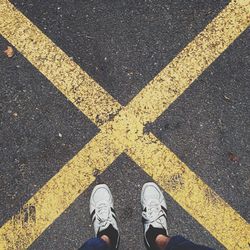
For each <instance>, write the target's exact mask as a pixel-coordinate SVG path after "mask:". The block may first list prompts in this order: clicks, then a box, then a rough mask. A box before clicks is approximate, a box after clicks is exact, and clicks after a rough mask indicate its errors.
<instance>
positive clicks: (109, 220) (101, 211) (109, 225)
mask: <svg viewBox="0 0 250 250" xmlns="http://www.w3.org/2000/svg"><path fill="white" fill-rule="evenodd" d="M89 210H90V216H91V219H92V222H93V225H94V230H95V236H96V237H101V236H102V235H104V234H105V235H107V236H108V237H109V238H110V241H111V247H112V249H117V248H118V245H119V240H120V235H119V230H118V227H117V222H116V214H115V210H114V202H113V197H112V194H111V191H110V189H109V188H108V186H107V185H105V184H100V185H97V186H95V188H94V189H93V191H92V193H91V197H90V206H89Z"/></svg>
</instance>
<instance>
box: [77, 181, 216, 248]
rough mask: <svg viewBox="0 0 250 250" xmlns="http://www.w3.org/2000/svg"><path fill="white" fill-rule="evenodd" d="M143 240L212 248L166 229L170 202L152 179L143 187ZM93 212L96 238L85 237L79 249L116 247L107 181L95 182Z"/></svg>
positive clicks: (167, 245)
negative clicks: (86, 239)
mask: <svg viewBox="0 0 250 250" xmlns="http://www.w3.org/2000/svg"><path fill="white" fill-rule="evenodd" d="M141 205H142V221H143V226H144V240H145V243H146V246H147V248H148V249H152V250H212V248H209V247H205V246H202V245H197V244H195V243H193V242H191V241H189V240H187V239H185V238H184V237H182V236H173V237H170V236H169V234H168V229H167V205H166V201H165V198H164V196H163V193H162V191H161V190H160V188H159V187H158V186H157V185H156V184H155V183H153V182H148V183H145V184H144V185H143V187H142V191H141ZM90 216H91V219H92V222H93V224H94V230H95V238H93V239H90V240H88V241H86V242H85V243H84V244H83V246H82V247H81V248H80V249H79V250H117V249H118V247H119V242H120V234H119V230H118V226H117V220H116V213H115V210H114V202H113V197H112V194H111V191H110V189H109V188H108V186H107V185H106V184H100V185H97V186H95V188H94V189H93V191H92V194H91V197H90Z"/></svg>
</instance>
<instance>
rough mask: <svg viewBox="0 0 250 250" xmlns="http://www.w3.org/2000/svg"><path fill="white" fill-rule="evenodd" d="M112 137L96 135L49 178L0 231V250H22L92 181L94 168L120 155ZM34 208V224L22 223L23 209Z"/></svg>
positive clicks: (106, 163)
mask: <svg viewBox="0 0 250 250" xmlns="http://www.w3.org/2000/svg"><path fill="white" fill-rule="evenodd" d="M112 140H113V138H112V136H110V137H107V135H106V134H105V133H103V132H100V133H99V134H98V135H97V136H96V137H94V138H93V139H92V140H91V141H90V142H89V143H88V144H87V145H86V146H85V147H84V148H83V149H82V150H81V151H80V152H78V154H77V155H76V156H75V157H73V158H72V159H71V160H70V161H69V162H68V163H67V164H66V165H65V166H64V167H63V168H62V169H61V170H60V171H59V172H58V173H57V174H56V175H55V176H54V177H53V178H51V179H50V180H49V181H48V182H47V183H46V184H45V185H44V186H43V187H42V188H41V189H40V190H39V191H38V192H37V193H36V194H35V195H34V196H33V197H32V198H31V199H30V200H29V201H28V202H27V203H26V204H25V205H24V207H23V208H22V210H21V212H20V213H19V214H18V215H15V216H13V217H12V219H11V220H9V221H7V222H6V223H5V224H4V225H3V226H2V227H1V229H0V249H11V250H13V249H18V250H20V249H26V248H27V247H28V246H29V245H30V244H31V243H32V242H33V241H34V240H35V239H36V238H37V237H38V236H39V235H40V234H41V233H42V232H43V231H44V230H45V229H46V228H47V227H48V226H49V225H50V224H51V223H53V221H54V220H55V219H56V218H57V217H58V216H60V214H62V213H63V212H64V211H65V209H67V208H68V207H69V205H70V204H71V203H72V202H73V201H74V200H75V199H76V198H77V197H78V196H79V195H80V194H81V193H82V192H83V191H84V190H85V189H86V188H88V186H89V185H90V184H91V183H92V182H93V181H94V180H95V177H94V176H93V171H94V168H95V167H96V166H98V169H99V170H100V172H102V171H104V170H105V169H106V168H107V166H108V165H110V164H111V163H112V161H113V160H114V159H116V158H117V157H118V156H119V154H120V152H119V151H118V150H117V149H116V148H115V147H114V144H113V143H112ZM29 206H32V207H34V208H35V223H25V222H24V218H23V216H22V214H23V210H25V208H27V207H29Z"/></svg>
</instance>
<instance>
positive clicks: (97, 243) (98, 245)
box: [79, 238, 110, 250]
mask: <svg viewBox="0 0 250 250" xmlns="http://www.w3.org/2000/svg"><path fill="white" fill-rule="evenodd" d="M79 250H110V247H109V244H108V243H107V242H106V241H104V240H103V239H102V238H93V239H90V240H88V241H86V242H85V243H84V244H83V246H82V247H81V248H79Z"/></svg>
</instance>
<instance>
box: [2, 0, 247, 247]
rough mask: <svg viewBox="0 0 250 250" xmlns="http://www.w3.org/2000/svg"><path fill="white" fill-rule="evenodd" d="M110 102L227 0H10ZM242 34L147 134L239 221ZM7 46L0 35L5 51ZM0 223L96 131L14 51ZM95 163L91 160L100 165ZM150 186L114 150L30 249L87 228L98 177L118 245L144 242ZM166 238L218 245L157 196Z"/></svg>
mask: <svg viewBox="0 0 250 250" xmlns="http://www.w3.org/2000/svg"><path fill="white" fill-rule="evenodd" d="M12 2H13V3H14V4H15V6H16V7H17V8H18V9H19V10H20V11H21V12H23V13H24V14H25V15H26V16H27V17H28V18H29V19H30V20H31V21H32V22H34V23H35V24H36V25H37V26H38V27H39V28H40V29H41V30H42V31H43V32H44V33H45V34H46V35H47V36H49V37H50V38H51V39H52V40H53V41H54V42H55V43H56V44H57V45H58V46H59V47H60V48H62V49H63V50H64V51H65V52H66V53H67V54H68V55H69V56H71V57H73V59H74V60H75V61H76V62H77V63H78V64H79V65H80V66H81V67H82V68H83V69H84V70H85V71H86V72H87V73H89V74H90V75H91V76H92V77H93V78H94V79H95V80H96V81H97V82H98V83H99V84H100V85H101V86H103V87H104V88H105V89H106V90H107V91H108V92H109V93H110V94H112V96H113V97H115V98H116V99H118V100H119V102H120V103H121V104H123V105H126V104H127V103H128V102H129V101H130V100H131V99H132V98H133V97H134V96H135V95H136V94H137V93H138V92H139V91H140V90H141V89H142V88H143V87H144V86H145V85H146V84H147V83H148V81H149V80H151V79H152V78H153V77H154V76H155V75H156V74H157V73H158V72H159V71H160V70H161V69H162V68H163V67H164V66H166V65H167V64H168V63H169V62H170V61H171V60H172V59H173V58H174V57H175V56H176V55H177V54H178V52H180V51H181V50H182V49H183V48H184V47H185V46H186V44H187V43H188V42H189V41H191V40H192V39H193V38H194V37H195V35H197V34H198V33H199V32H200V31H201V30H202V29H203V28H204V27H205V26H206V25H207V24H208V23H209V22H210V21H211V20H212V19H213V18H214V17H215V16H216V15H217V14H218V13H219V12H220V10H222V9H223V8H224V7H225V6H226V4H227V3H228V1H215V0H214V1H212V0H210V1H203V0H202V1H163V0H158V1H157V0H156V1H150V0H147V1H141V0H140V1H128V0H122V1H121V0H118V1H114V0H112V1H111V0H108V1H100V0H99V1H97V0H92V1H79V0H76V1H73V0H67V1H66V0H60V1H59V0H56V1H53V2H51V1H41V0H26V1H17V0H14V1H12ZM249 40H250V32H249V30H247V31H245V32H244V33H243V34H242V35H241V36H240V37H239V38H238V39H237V40H236V41H235V42H234V43H233V44H232V45H231V46H230V47H229V48H228V49H227V50H226V51H225V52H224V53H223V54H222V55H221V56H220V57H219V58H218V59H217V60H216V61H215V62H214V63H213V64H212V65H211V66H210V67H209V68H208V69H207V70H206V71H205V72H204V73H203V74H202V75H201V76H200V77H199V78H198V79H197V80H196V81H195V82H194V83H193V84H192V85H191V87H190V88H189V89H188V90H187V91H185V93H184V94H183V95H182V96H180V97H179V98H178V99H177V100H176V101H175V102H174V103H173V104H172V105H171V106H170V108H169V109H168V110H167V111H166V112H164V113H163V114H162V115H161V116H160V117H159V118H158V119H157V120H156V121H155V122H154V123H152V124H150V125H149V127H148V129H149V130H150V131H151V132H153V133H154V134H155V135H156V136H157V137H158V138H159V139H160V140H161V141H162V142H163V143H164V144H166V145H167V146H168V147H169V148H170V149H171V150H172V151H173V152H175V153H176V155H177V156H178V157H179V158H180V159H181V160H182V161H184V162H185V163H186V164H187V165H188V166H189V167H190V168H191V169H192V170H193V171H194V172H195V173H197V174H198V175H199V176H200V177H201V178H202V180H204V181H205V182H206V183H207V184H208V185H209V186H210V187H212V188H213V189H214V190H215V191H216V192H217V193H218V194H219V195H220V196H221V197H222V198H223V199H224V200H225V201H227V202H228V203H229V205H230V206H232V207H233V208H234V209H235V210H236V211H237V212H238V213H240V214H241V216H242V217H243V218H245V219H246V220H247V221H249V219H250V214H249V195H248V193H249V187H250V178H249V167H250V159H249V155H250V109H249V107H250V85H249V81H250V70H249V69H250V55H249V51H250V45H249V42H248V41H249ZM8 44H9V43H8V42H7V41H6V40H5V39H4V38H2V37H0V49H1V51H3V50H4V49H5V48H6V46H7V45H8ZM0 89H1V91H0V191H1V192H0V201H1V202H0V225H2V224H4V222H5V221H6V220H8V219H9V218H10V217H11V216H12V215H13V214H14V213H16V212H17V211H18V210H19V208H20V207H21V206H22V204H24V203H25V202H26V201H27V200H28V199H29V198H30V197H31V196H32V195H33V194H34V193H35V192H36V191H38V190H39V188H40V187H42V186H43V185H44V184H45V183H46V182H47V181H48V180H49V179H50V178H51V177H52V176H53V175H54V174H55V173H57V172H58V171H59V170H60V168H61V167H62V166H63V165H64V164H65V163H66V162H67V161H68V160H70V159H71V158H72V157H73V156H74V155H75V154H76V153H77V152H78V151H79V150H80V149H81V148H82V147H83V146H84V145H85V144H86V143H87V142H88V141H89V140H90V139H91V138H92V137H94V136H95V135H96V134H97V133H98V131H99V130H98V128H97V127H96V126H95V125H94V124H93V123H92V122H91V121H89V120H88V118H87V117H85V116H84V115H83V114H82V113H81V112H80V111H78V110H77V109H76V108H75V107H74V106H73V105H72V104H71V103H70V102H69V101H67V99H66V98H65V97H64V96H63V95H62V94H61V93H60V92H59V91H58V90H57V89H56V88H55V87H54V86H53V85H52V84H51V83H50V82H49V81H48V80H47V79H46V78H45V77H44V76H43V75H42V74H41V73H39V72H38V71H37V70H36V69H35V68H34V67H33V66H32V65H31V64H30V63H29V62H28V61H27V60H26V59H25V58H24V57H23V56H22V55H21V54H20V53H18V52H17V51H15V55H14V57H13V58H7V57H6V56H5V55H4V53H1V54H0ZM97 167H98V166H97ZM147 181H151V178H150V176H148V175H146V174H145V173H144V172H143V171H142V170H141V169H140V168H139V167H138V166H137V165H136V163H134V162H133V161H132V160H131V159H129V157H127V156H126V155H125V154H123V155H121V156H120V157H119V158H118V159H117V160H116V161H115V162H114V163H113V164H112V165H111V166H110V167H109V168H108V169H107V170H106V171H105V172H104V173H103V174H102V175H100V176H98V177H97V179H96V181H95V183H93V184H92V185H91V186H90V187H89V188H88V189H87V191H86V192H85V193H83V194H82V195H80V196H79V198H78V199H77V200H76V201H75V202H74V203H73V204H72V205H71V206H70V207H69V208H68V209H67V210H66V211H65V212H64V213H63V214H62V215H61V216H60V217H59V218H58V219H57V220H56V221H55V222H54V223H53V224H52V225H51V226H50V227H49V228H48V229H47V230H46V231H45V232H44V233H43V234H42V235H41V236H40V237H39V238H38V239H37V240H36V241H35V242H34V243H33V244H32V245H31V247H30V249H53V250H54V249H77V248H78V247H80V245H81V244H82V243H83V242H84V241H85V240H86V239H88V238H89V237H92V236H93V228H92V226H91V220H90V218H89V214H88V200H89V197H90V193H91V190H92V188H93V186H94V185H95V184H97V183H103V182H104V183H107V184H108V185H109V186H110V188H111V191H112V192H113V196H114V198H115V208H116V211H117V214H118V220H119V225H120V229H121V233H122V240H121V247H120V249H121V250H135V249H136V250H143V249H145V246H144V243H143V237H142V224H141V217H140V213H141V208H140V204H139V200H140V199H139V197H140V189H141V187H142V185H143V183H145V182H147ZM164 195H165V197H166V199H167V204H168V210H169V223H168V224H169V229H170V234H171V235H175V234H182V235H184V236H185V237H188V238H189V239H191V240H194V241H196V242H198V243H202V244H206V245H209V246H211V247H214V248H216V249H224V248H223V246H222V245H221V244H220V243H219V242H218V241H217V240H216V239H215V238H213V237H212V236H211V235H210V233H209V232H207V231H206V230H205V229H204V228H203V227H202V226H201V225H200V224H199V223H198V222H197V221H195V220H194V219H193V218H192V217H191V216H190V215H189V214H188V213H187V212H185V210H183V208H182V207H180V206H179V205H178V204H177V203H176V202H175V201H174V200H173V199H172V198H171V197H170V196H169V195H168V194H167V193H164Z"/></svg>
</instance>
